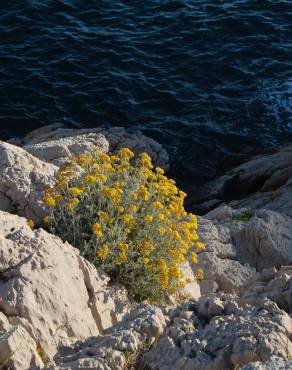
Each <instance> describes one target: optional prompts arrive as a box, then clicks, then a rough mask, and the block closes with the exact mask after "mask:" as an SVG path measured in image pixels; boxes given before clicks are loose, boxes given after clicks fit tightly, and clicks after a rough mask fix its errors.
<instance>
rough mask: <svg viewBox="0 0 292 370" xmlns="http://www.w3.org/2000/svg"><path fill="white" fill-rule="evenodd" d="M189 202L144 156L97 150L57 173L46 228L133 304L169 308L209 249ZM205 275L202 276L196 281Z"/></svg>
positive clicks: (49, 194) (47, 195) (125, 150)
mask: <svg viewBox="0 0 292 370" xmlns="http://www.w3.org/2000/svg"><path fill="white" fill-rule="evenodd" d="M185 197H186V194H185V193H184V192H183V191H181V190H179V189H178V188H177V186H176V184H175V181H174V180H172V179H169V178H167V177H166V176H165V175H164V170H163V169H162V168H160V167H156V168H155V167H154V166H153V164H152V161H151V158H150V157H149V155H147V154H146V153H141V154H140V155H139V157H135V156H134V153H133V152H132V151H131V150H130V149H128V148H121V149H119V150H118V151H117V153H115V154H113V155H109V154H105V153H101V152H99V151H98V150H93V151H92V153H91V154H84V153H83V154H80V155H79V156H78V157H76V158H72V160H71V162H69V163H68V164H66V165H65V166H64V167H63V168H61V169H60V170H59V172H58V175H57V184H56V186H55V187H54V188H51V189H48V190H47V191H46V192H45V195H44V203H45V205H46V206H48V207H49V210H50V212H49V214H48V215H47V216H46V217H45V219H44V221H45V222H47V224H48V227H49V229H50V231H51V232H52V233H53V234H56V235H58V236H60V237H61V239H63V240H66V241H68V242H69V243H71V244H72V245H73V246H75V247H77V248H79V250H80V252H81V254H82V256H84V257H85V258H87V259H88V260H89V261H90V262H92V263H93V264H94V265H95V266H96V267H98V268H101V269H103V270H104V271H105V272H107V273H108V274H109V275H110V277H111V278H112V281H113V282H119V283H121V284H123V285H124V286H125V287H126V289H127V290H128V291H129V293H130V295H131V296H132V297H133V298H134V299H135V300H137V301H143V300H148V301H150V302H156V303H163V302H167V300H168V297H169V295H176V296H180V294H181V293H182V289H183V288H184V287H185V285H186V284H190V283H191V282H192V279H190V278H185V277H184V272H183V269H182V266H183V264H184V263H185V261H186V260H187V258H190V259H191V260H192V262H193V263H196V262H197V259H198V256H197V253H196V252H197V251H198V250H203V249H205V246H204V245H203V244H202V243H200V242H199V240H198V233H197V232H198V224H197V217H196V216H195V215H193V214H191V213H187V212H186V210H185V208H184V199H185ZM202 275H203V274H202V271H201V269H198V270H197V272H196V279H201V278H202Z"/></svg>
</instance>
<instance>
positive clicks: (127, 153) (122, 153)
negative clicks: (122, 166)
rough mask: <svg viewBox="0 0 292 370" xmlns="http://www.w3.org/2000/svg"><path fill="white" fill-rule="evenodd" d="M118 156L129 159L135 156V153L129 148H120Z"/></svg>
mask: <svg viewBox="0 0 292 370" xmlns="http://www.w3.org/2000/svg"><path fill="white" fill-rule="evenodd" d="M118 156H119V157H120V158H121V159H124V160H129V159H131V158H133V157H134V153H133V152H132V150H130V149H129V148H121V149H119V150H118Z"/></svg>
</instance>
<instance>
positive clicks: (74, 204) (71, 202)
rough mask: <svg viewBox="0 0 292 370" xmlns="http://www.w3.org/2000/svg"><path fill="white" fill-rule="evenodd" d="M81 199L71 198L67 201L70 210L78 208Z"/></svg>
mask: <svg viewBox="0 0 292 370" xmlns="http://www.w3.org/2000/svg"><path fill="white" fill-rule="evenodd" d="M79 202H80V200H79V199H78V198H71V199H69V200H68V202H67V207H68V209H69V210H70V211H72V210H73V209H74V208H76V207H77V206H78V204H79Z"/></svg>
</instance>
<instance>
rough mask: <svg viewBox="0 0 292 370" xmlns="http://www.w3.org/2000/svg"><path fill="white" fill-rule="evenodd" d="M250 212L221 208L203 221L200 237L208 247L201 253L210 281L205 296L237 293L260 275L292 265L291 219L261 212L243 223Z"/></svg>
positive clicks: (264, 211) (206, 216)
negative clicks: (214, 293) (258, 273)
mask: <svg viewBox="0 0 292 370" xmlns="http://www.w3.org/2000/svg"><path fill="white" fill-rule="evenodd" d="M246 211H247V210H246V209H238V210H234V209H232V208H231V207H228V206H221V207H218V208H216V209H215V210H214V211H211V212H209V213H208V214H206V215H205V216H204V217H203V218H200V219H199V235H200V238H201V240H202V241H203V243H204V244H205V245H206V251H204V252H202V253H200V254H199V266H201V267H202V268H203V270H204V272H205V278H206V279H205V280H204V281H203V282H202V283H201V292H202V294H208V293H213V292H216V291H223V292H226V293H235V292H238V291H239V289H240V288H241V287H242V286H243V285H244V284H245V283H246V282H247V281H250V280H252V279H253V277H255V276H256V273H257V272H261V271H262V270H263V269H266V268H270V267H275V268H280V267H281V266H282V265H285V264H287V265H289V264H292V221H291V218H290V217H288V216H284V215H281V214H280V213H278V212H274V211H270V210H262V209H261V210H256V211H254V212H253V213H251V214H250V217H248V219H243V220H241V218H242V217H243V216H242V215H245V214H246V213H245V212H246ZM197 267H198V265H194V266H193V268H194V269H195V268H197Z"/></svg>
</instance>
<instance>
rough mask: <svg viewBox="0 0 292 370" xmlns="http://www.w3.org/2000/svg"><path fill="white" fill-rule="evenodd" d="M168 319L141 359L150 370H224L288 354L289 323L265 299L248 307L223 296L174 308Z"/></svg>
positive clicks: (290, 345) (290, 349)
mask: <svg viewBox="0 0 292 370" xmlns="http://www.w3.org/2000/svg"><path fill="white" fill-rule="evenodd" d="M170 318H171V321H170V323H169V324H168V326H167V328H166V330H165V332H164V334H163V335H162V336H161V337H160V339H159V341H158V343H157V346H155V347H154V348H153V349H151V350H150V351H149V352H148V353H146V354H145V357H144V360H145V363H147V364H148V365H149V366H150V368H151V369H159V370H168V369H172V370H223V369H224V370H227V369H234V368H236V367H237V368H239V367H241V366H244V365H245V364H247V363H250V362H256V361H261V362H265V361H268V360H270V357H271V356H272V355H275V356H278V357H280V358H281V359H282V360H286V359H287V358H288V357H289V356H291V354H292V342H291V334H292V331H291V330H292V327H291V318H290V316H289V315H288V314H287V313H286V312H284V311H282V310H280V309H279V308H278V307H277V305H276V304H275V303H273V302H271V301H269V300H265V301H263V302H262V303H261V304H260V305H257V306H249V305H241V302H240V300H237V299H236V298H235V297H232V296H228V295H221V296H218V295H216V296H208V297H202V298H200V299H199V300H198V302H195V301H194V302H188V303H186V304H184V305H182V306H179V307H177V308H176V309H174V310H173V311H172V312H171V313H170ZM248 369H249V368H248Z"/></svg>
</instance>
